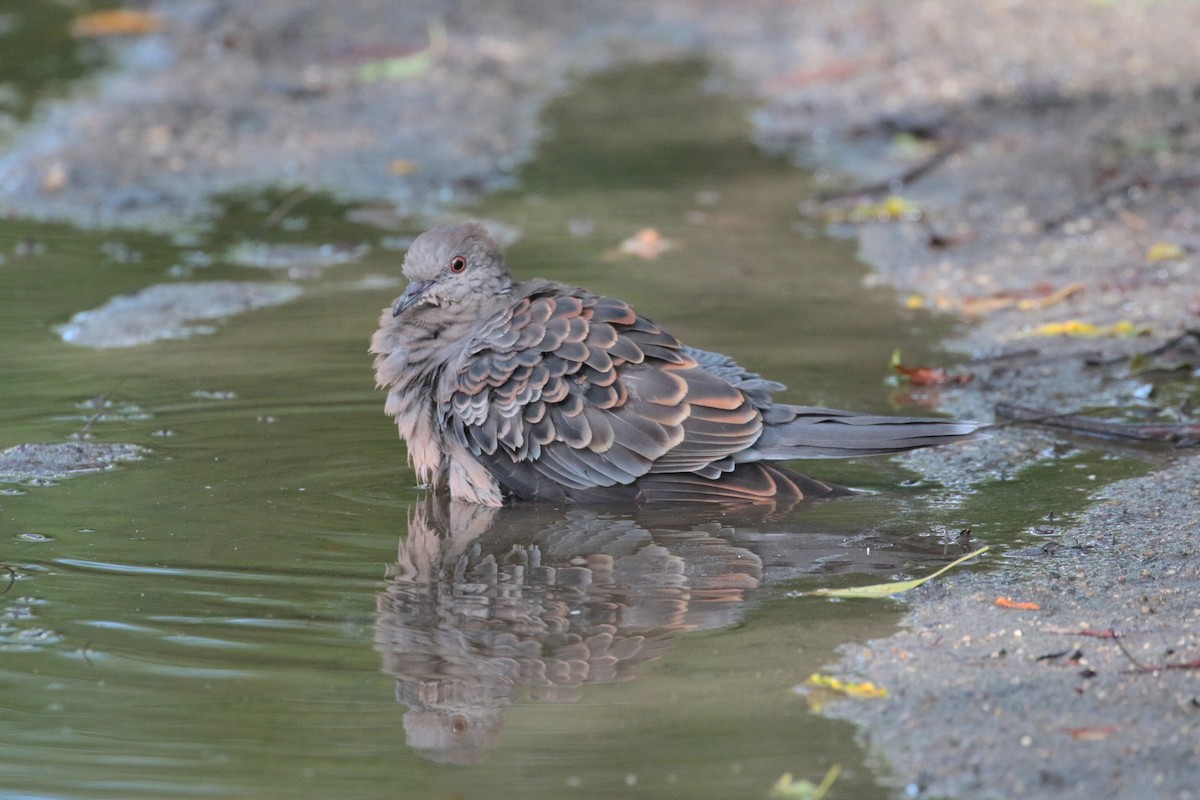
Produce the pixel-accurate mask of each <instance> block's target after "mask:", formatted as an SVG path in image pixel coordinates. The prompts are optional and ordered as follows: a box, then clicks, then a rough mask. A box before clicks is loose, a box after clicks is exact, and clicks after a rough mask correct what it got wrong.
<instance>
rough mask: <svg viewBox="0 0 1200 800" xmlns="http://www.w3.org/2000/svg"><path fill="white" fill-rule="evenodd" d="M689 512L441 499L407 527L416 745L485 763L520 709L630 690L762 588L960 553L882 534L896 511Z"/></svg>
mask: <svg viewBox="0 0 1200 800" xmlns="http://www.w3.org/2000/svg"><path fill="white" fill-rule="evenodd" d="M820 505H821V501H815V503H802V504H800V505H798V506H794V507H791V508H780V507H778V506H776V505H773V504H765V505H755V506H744V507H740V508H728V507H723V508H721V509H719V510H717V509H714V508H701V509H687V508H680V507H675V506H671V507H657V508H655V507H648V508H642V509H638V510H634V511H629V512H626V511H625V510H624V509H620V508H618V509H609V510H597V509H595V508H583V507H571V508H569V509H566V510H564V509H561V508H555V507H552V506H547V505H540V504H525V505H515V506H511V507H506V508H490V507H486V506H480V505H476V504H471V503H465V502H463V501H450V500H448V499H446V498H445V497H444V496H443V497H439V496H436V495H435V493H432V492H431V493H430V494H429V495H428V496H427V497H426V498H424V499H423V500H422V501H421V502H420V503H418V504H417V505H416V506H414V507H413V508H412V509H411V511H410V513H409V523H408V534H407V536H406V537H404V538H403V539H401V541H400V549H399V554H398V557H397V560H396V564H395V565H393V567H392V569H391V572H390V580H389V582H388V586H387V589H386V590H385V591H384V592H382V593H381V594H380V595H379V597H378V602H377V607H378V617H377V621H376V628H375V643H376V648H377V649H378V650H379V652H380V653H381V655H382V659H383V667H382V669H383V671H384V672H385V673H387V674H388V675H391V676H392V677H394V678H395V679H396V699H397V700H398V701H399V702H400V703H402V704H403V705H405V706H407V708H408V712H407V713H406V714H405V717H404V728H405V732H406V735H407V739H408V744H409V746H410V747H412V748H413V749H414V750H416V751H417V752H418V753H420V754H421V755H423V756H425V757H427V758H430V759H433V760H436V761H443V762H450V763H458V764H469V763H476V762H479V761H481V760H483V759H484V758H485V757H486V755H487V753H488V751H489V750H490V749H491V748H493V747H495V746H496V744H497V743H498V740H499V736H500V729H501V727H502V725H503V715H504V711H505V709H506V708H507V707H508V706H510V705H512V704H513V703H515V702H522V701H530V700H532V701H546V702H554V701H558V702H564V701H568V702H569V701H573V700H575V699H577V698H578V697H579V696H580V694H581V690H582V687H583V686H584V684H587V683H607V682H613V681H624V680H629V679H631V678H633V677H635V675H636V674H637V672H638V670H639V668H640V665H641V664H643V663H644V662H647V661H650V660H653V659H655V658H658V657H659V656H661V655H664V654H666V652H667V650H668V649H669V648H670V646H671V641H672V639H674V638H675V637H676V636H677V635H679V634H681V633H685V632H688V631H702V630H715V629H718V628H724V627H728V626H731V625H734V624H736V623H738V622H739V621H740V620H741V619H742V617H743V616H744V614H745V613H746V611H747V610H748V608H749V607H750V606H751V605H752V604H753V603H754V601H755V598H756V596H757V595H758V594H759V592H758V591H757V590H758V589H759V588H760V587H762V586H763V585H764V584H775V583H778V582H780V581H783V580H789V579H794V578H801V577H812V576H813V575H816V574H820V575H822V576H825V579H828V577H829V576H831V575H835V574H839V573H855V574H858V575H871V576H875V580H876V581H878V580H882V579H889V578H890V576H894V575H895V574H896V573H897V572H905V571H907V570H908V569H909V568H911V566H912V564H913V563H914V562H917V563H923V564H928V563H936V562H938V561H941V560H944V559H946V558H947V556H948V555H949V553H948V550H947V548H949V549H951V550H955V551H956V553H955V554H958V551H962V547H960V546H956V545H953V544H946V543H943V542H942V541H940V540H939V539H937V538H935V537H929V536H919V535H911V536H910V535H904V534H896V533H887V532H884V531H880V530H879V529H877V528H875V527H874V526H873V524H872V521H875V522H877V521H879V519H880V518H881V517H883V516H886V515H888V514H890V513H894V511H895V498H888V497H886V496H881V497H871V496H862V495H860V496H858V497H855V498H849V499H846V500H843V501H840V502H839V505H838V515H837V522H836V527H835V528H832V529H831V527H830V526H831V525H832V524H835V523H831V521H830V518H829V516H828V515H821V514H816V515H813V514H812V513H811V512H813V511H815V510H816V509H815V508H814V506H820Z"/></svg>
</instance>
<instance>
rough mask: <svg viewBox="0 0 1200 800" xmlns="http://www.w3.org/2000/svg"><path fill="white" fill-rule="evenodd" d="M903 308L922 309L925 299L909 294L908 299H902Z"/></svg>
mask: <svg viewBox="0 0 1200 800" xmlns="http://www.w3.org/2000/svg"><path fill="white" fill-rule="evenodd" d="M904 307H905V308H924V307H925V298H924V297H922V296H921V295H919V294H910V295H909V296H908V297H906V298H904Z"/></svg>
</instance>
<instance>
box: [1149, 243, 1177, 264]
mask: <svg viewBox="0 0 1200 800" xmlns="http://www.w3.org/2000/svg"><path fill="white" fill-rule="evenodd" d="M1186 255H1187V251H1185V250H1184V249H1183V248H1182V247H1180V246H1179V245H1177V244H1172V243H1170V242H1155V243H1154V244H1152V245H1150V249H1149V250H1147V251H1146V260H1147V261H1176V260H1178V259H1181V258H1183V257H1184V256H1186Z"/></svg>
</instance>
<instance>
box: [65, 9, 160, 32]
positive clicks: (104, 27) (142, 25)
mask: <svg viewBox="0 0 1200 800" xmlns="http://www.w3.org/2000/svg"><path fill="white" fill-rule="evenodd" d="M161 27H162V19H160V18H159V17H157V16H155V15H154V14H151V13H148V12H146V11H133V10H130V9H125V8H115V9H112V10H111V11H97V12H95V13H92V14H84V15H83V16H82V17H76V19H75V22H74V23H73V24H72V25H71V33H72V34H74V35H75V36H78V37H80V38H85V39H87V38H95V37H99V36H142V35H145V34H147V33H154V32H155V31H157V30H158V29H159V28H161Z"/></svg>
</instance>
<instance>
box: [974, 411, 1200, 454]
mask: <svg viewBox="0 0 1200 800" xmlns="http://www.w3.org/2000/svg"><path fill="white" fill-rule="evenodd" d="M996 416H997V417H1003V418H1005V419H1008V420H1012V421H1013V422H1028V423H1033V424H1036V425H1044V426H1046V427H1047V428H1062V429H1064V430H1068V431H1072V432H1075V433H1084V434H1089V435H1092V436H1106V437H1109V438H1114V439H1134V440H1137V441H1141V442H1167V443H1168V444H1174V445H1179V446H1183V447H1187V446H1191V445H1194V444H1196V443H1197V442H1200V423H1187V422H1181V423H1178V424H1174V425H1155V424H1133V423H1127V422H1113V421H1110V420H1103V419H1095V418H1094V417H1085V416H1081V415H1079V414H1058V413H1055V412H1053V411H1050V410H1049V409H1044V408H1029V407H1028V406H1018V405H1013V404H1012V403H997V404H996Z"/></svg>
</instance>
